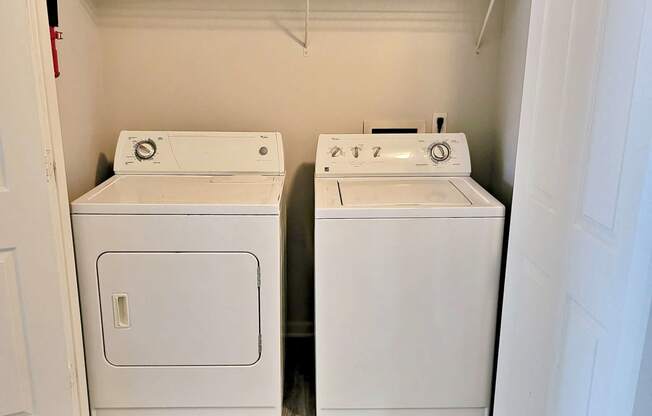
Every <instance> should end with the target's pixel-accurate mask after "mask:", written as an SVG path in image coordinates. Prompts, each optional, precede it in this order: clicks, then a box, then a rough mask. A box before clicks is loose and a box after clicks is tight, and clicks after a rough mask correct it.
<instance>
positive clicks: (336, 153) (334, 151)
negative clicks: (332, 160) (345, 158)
mask: <svg viewBox="0 0 652 416" xmlns="http://www.w3.org/2000/svg"><path fill="white" fill-rule="evenodd" d="M330 154H331V157H337V156H340V155H343V154H344V152H343V151H342V148H341V147H339V146H335V147H333V148H332V149H331V150H330Z"/></svg>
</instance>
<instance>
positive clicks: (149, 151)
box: [134, 139, 156, 160]
mask: <svg viewBox="0 0 652 416" xmlns="http://www.w3.org/2000/svg"><path fill="white" fill-rule="evenodd" d="M134 154H135V155H136V158H138V160H147V159H151V158H153V157H154V155H155V154H156V143H154V140H152V139H146V140H141V141H139V142H138V143H136V146H134Z"/></svg>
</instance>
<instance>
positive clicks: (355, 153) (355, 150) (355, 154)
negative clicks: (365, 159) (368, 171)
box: [351, 146, 362, 159]
mask: <svg viewBox="0 0 652 416" xmlns="http://www.w3.org/2000/svg"><path fill="white" fill-rule="evenodd" d="M360 150H362V149H361V148H360V146H355V147H353V148H352V149H351V152H352V153H353V157H354V158H356V159H357V158H358V157H359V156H360Z"/></svg>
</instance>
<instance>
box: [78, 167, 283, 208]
mask: <svg viewBox="0 0 652 416" xmlns="http://www.w3.org/2000/svg"><path fill="white" fill-rule="evenodd" d="M283 179H284V178H283V176H261V175H257V176H248V175H233V176H186V175H116V176H114V177H112V178H111V179H109V180H107V181H105V182H104V183H102V184H101V185H99V186H98V187H96V188H95V189H93V190H91V191H89V192H88V193H86V194H85V195H83V196H81V197H80V198H78V199H77V200H75V201H73V202H72V213H73V214H230V215H236V214H242V215H278V214H279V212H280V209H279V205H280V199H281V194H282V191H283Z"/></svg>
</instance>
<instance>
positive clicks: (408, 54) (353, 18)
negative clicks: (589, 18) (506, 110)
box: [59, 0, 511, 332]
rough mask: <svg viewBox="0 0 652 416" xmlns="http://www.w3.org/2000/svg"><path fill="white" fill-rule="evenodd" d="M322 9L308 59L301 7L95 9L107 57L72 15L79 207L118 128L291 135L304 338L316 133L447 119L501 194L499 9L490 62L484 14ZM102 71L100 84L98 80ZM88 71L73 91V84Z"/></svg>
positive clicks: (70, 103)
mask: <svg viewBox="0 0 652 416" xmlns="http://www.w3.org/2000/svg"><path fill="white" fill-rule="evenodd" d="M80 1H81V0H65V1H64V3H66V4H69V3H75V2H76V3H77V4H79V2H80ZM311 3H312V5H313V8H314V9H315V10H314V12H313V18H312V20H311V26H312V29H313V30H312V31H311V33H310V42H311V44H310V49H309V54H308V56H304V54H303V48H302V47H301V45H300V38H302V36H303V27H302V12H301V8H302V5H303V2H302V1H300V0H294V1H289V0H277V1H273V2H272V1H253V0H250V1H246V0H244V1H226V0H223V1H219V0H211V1H201V0H199V1H193V2H188V1H186V2H183V1H179V0H176V1H175V0H169V1H160V0H159V1H155V0H143V1H139V2H133V1H131V2H129V1H121V0H105V1H97V2H96V4H95V6H96V8H95V9H94V12H93V13H95V15H96V16H97V22H98V24H99V43H100V48H98V49H96V48H95V47H94V46H95V45H96V44H97V38H96V35H97V34H96V30H98V29H93V28H87V29H86V30H85V31H84V33H83V34H82V33H80V32H78V33H70V34H69V31H68V28H67V27H66V26H65V24H66V13H64V12H63V11H62V26H63V27H62V29H63V30H64V31H65V32H66V39H65V41H64V42H67V45H65V47H66V48H70V49H72V46H70V45H73V44H78V45H79V47H78V48H77V49H76V51H75V53H76V54H77V55H79V54H82V55H84V54H85V53H86V51H88V52H89V56H88V57H87V58H82V59H80V57H79V56H76V57H73V56H66V54H62V55H63V56H62V61H63V62H62V67H63V71H64V75H63V76H64V77H67V78H62V79H61V80H60V81H59V85H60V93H61V95H63V96H64V98H63V99H62V100H61V106H62V114H63V117H64V118H66V120H65V122H64V137H66V149H65V150H66V156H67V157H68V156H70V157H68V160H67V163H68V164H69V165H70V166H69V167H68V172H69V178H70V188H71V195H73V196H75V195H78V194H79V192H80V191H81V190H86V189H89V188H90V187H91V186H92V185H93V181H94V180H95V172H96V169H95V167H94V164H96V163H97V161H98V159H99V158H100V156H99V154H100V152H103V153H105V154H106V155H107V157H108V159H109V160H111V158H112V155H113V151H112V149H113V146H114V144H115V141H116V138H117V135H118V131H119V130H121V129H169V130H227V131H228V130H274V131H280V132H281V133H283V137H284V140H285V149H286V164H287V166H286V167H287V171H288V179H289V180H288V197H289V223H288V315H289V319H290V321H291V322H290V327H289V329H290V330H291V331H294V332H303V331H308V332H309V331H311V327H310V323H311V321H312V302H313V299H312V291H313V277H312V215H313V214H312V198H313V195H312V175H313V166H314V152H315V144H316V139H317V135H318V134H319V133H322V132H361V130H362V121H363V120H364V119H427V120H429V119H430V117H431V114H432V113H433V112H435V111H436V112H443V111H445V112H448V114H449V121H448V126H449V131H464V132H466V133H467V135H468V138H469V142H470V146H471V152H472V158H473V170H474V173H473V175H474V177H475V178H476V179H477V180H478V181H479V182H480V183H482V184H484V185H489V184H490V183H491V182H492V180H491V173H492V170H493V164H494V158H495V152H494V149H495V144H496V142H495V139H496V134H495V132H496V116H497V114H496V107H497V94H498V92H497V82H498V79H499V77H498V68H499V47H500V42H499V31H500V27H501V16H502V2H499V4H498V7H497V10H496V14H495V15H494V17H493V19H492V20H491V24H490V27H489V32H488V36H487V39H486V41H485V44H484V47H483V49H482V52H481V53H480V54H479V55H476V54H475V52H474V42H475V36H476V34H477V30H478V29H479V25H480V23H481V18H482V17H484V15H483V13H484V11H485V7H486V5H487V2H485V1H463V2H460V1H457V0H428V1H420V0H406V1H402V2H396V1H389V0H386V1H382V0H374V1H372V0H366V1H365V0H356V1H336V0H332V1H326V0H322V1H319V0H313V1H312V2H311ZM62 7H72V6H70V5H68V6H63V5H62ZM80 20H82V21H84V23H83V24H80V23H79V22H77V23H76V24H75V25H73V24H72V23H71V26H73V27H74V26H77V25H78V26H77V27H79V28H80V30H81V29H82V28H86V26H85V25H86V23H85V22H86V20H88V19H86V18H84V19H80ZM70 32H72V30H71V31H70ZM86 32H88V33H86ZM89 34H90V35H89ZM82 38H83V39H82ZM91 44H92V46H91ZM63 47H64V45H62V48H63ZM91 49H92V50H93V51H92V52H91V51H90V50H91ZM97 51H101V56H97ZM72 54H73V52H70V55H72ZM98 62H101V72H100V75H99V77H100V80H101V84H98V82H100V81H98V80H97V79H96V75H92V74H95V72H93V71H95V70H96V69H97V68H96V65H98ZM73 66H76V67H77V69H75V71H73V68H72V67H73ZM66 67H68V68H66ZM86 70H88V71H89V74H82V76H81V81H80V82H77V85H75V86H74V87H73V86H72V85H71V84H73V81H69V78H72V77H71V74H70V73H72V72H84V71H86ZM66 71H70V72H69V73H66ZM75 78H76V77H75ZM75 82H76V81H75ZM98 85H100V86H99V87H98ZM68 88H71V89H70V90H69V89H68ZM97 106H99V113H100V114H101V118H100V117H98V114H97ZM76 121H77V122H76ZM97 123H100V124H99V126H100V128H98V124H97ZM87 136H89V137H87ZM77 145H79V146H80V147H77ZM91 145H93V146H96V148H97V150H95V151H93V150H92V149H90V147H91ZM510 145H511V144H510ZM100 170H101V169H100Z"/></svg>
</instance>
